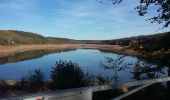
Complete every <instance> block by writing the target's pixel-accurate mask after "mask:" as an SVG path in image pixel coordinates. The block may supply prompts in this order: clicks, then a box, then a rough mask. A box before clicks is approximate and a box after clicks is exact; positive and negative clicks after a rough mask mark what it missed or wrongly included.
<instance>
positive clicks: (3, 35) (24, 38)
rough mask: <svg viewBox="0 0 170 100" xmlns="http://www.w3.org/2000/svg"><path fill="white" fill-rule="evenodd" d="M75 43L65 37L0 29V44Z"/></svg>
mask: <svg viewBox="0 0 170 100" xmlns="http://www.w3.org/2000/svg"><path fill="white" fill-rule="evenodd" d="M70 42H72V43H75V42H76V41H75V40H71V39H65V38H52V37H44V36H42V35H38V34H36V33H31V32H23V31H13V30H0V44H1V45H11V44H61V43H70Z"/></svg>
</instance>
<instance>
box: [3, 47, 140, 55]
mask: <svg viewBox="0 0 170 100" xmlns="http://www.w3.org/2000/svg"><path fill="white" fill-rule="evenodd" d="M79 47H87V48H88V47H90V48H96V49H99V50H102V51H111V52H116V53H123V54H129V55H135V56H138V55H139V53H138V52H136V51H134V50H133V49H130V48H128V47H126V46H120V45H96V44H60V45H55V44H49V45H42V44H39V45H37V44H32V45H13V46H2V45H0V57H5V56H9V55H13V54H18V53H23V52H27V51H35V50H63V49H69V48H79Z"/></svg>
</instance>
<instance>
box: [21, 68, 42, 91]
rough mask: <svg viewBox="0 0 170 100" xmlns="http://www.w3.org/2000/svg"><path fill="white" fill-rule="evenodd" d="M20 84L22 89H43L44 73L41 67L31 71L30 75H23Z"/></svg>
mask: <svg viewBox="0 0 170 100" xmlns="http://www.w3.org/2000/svg"><path fill="white" fill-rule="evenodd" d="M20 85H21V88H22V89H26V90H31V91H32V90H35V91H37V90H40V89H43V88H44V86H45V83H44V74H43V73H42V72H41V70H40V69H36V70H34V71H33V72H29V74H28V75H26V76H24V77H22V79H21V81H20Z"/></svg>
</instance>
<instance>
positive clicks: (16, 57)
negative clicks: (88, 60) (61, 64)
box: [0, 48, 76, 64]
mask: <svg viewBox="0 0 170 100" xmlns="http://www.w3.org/2000/svg"><path fill="white" fill-rule="evenodd" d="M74 50H76V48H68V49H59V50H35V51H27V52H23V53H18V54H13V55H10V56H7V57H2V58H0V64H6V63H11V62H18V61H24V60H29V59H35V58H40V57H42V56H44V55H48V54H52V53H61V52H68V51H74Z"/></svg>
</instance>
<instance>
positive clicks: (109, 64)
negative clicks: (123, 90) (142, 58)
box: [101, 55, 131, 85]
mask: <svg viewBox="0 0 170 100" xmlns="http://www.w3.org/2000/svg"><path fill="white" fill-rule="evenodd" d="M124 58H125V55H123V56H122V55H120V56H118V57H117V58H116V59H114V58H109V57H106V58H105V59H106V61H105V62H104V63H103V62H101V66H102V67H103V68H104V69H110V70H113V76H112V77H111V79H110V82H114V84H115V85H116V84H117V83H118V81H119V79H120V76H119V75H118V73H119V72H120V71H125V70H126V69H127V68H128V66H129V65H131V64H129V63H126V62H125V59H124Z"/></svg>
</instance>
